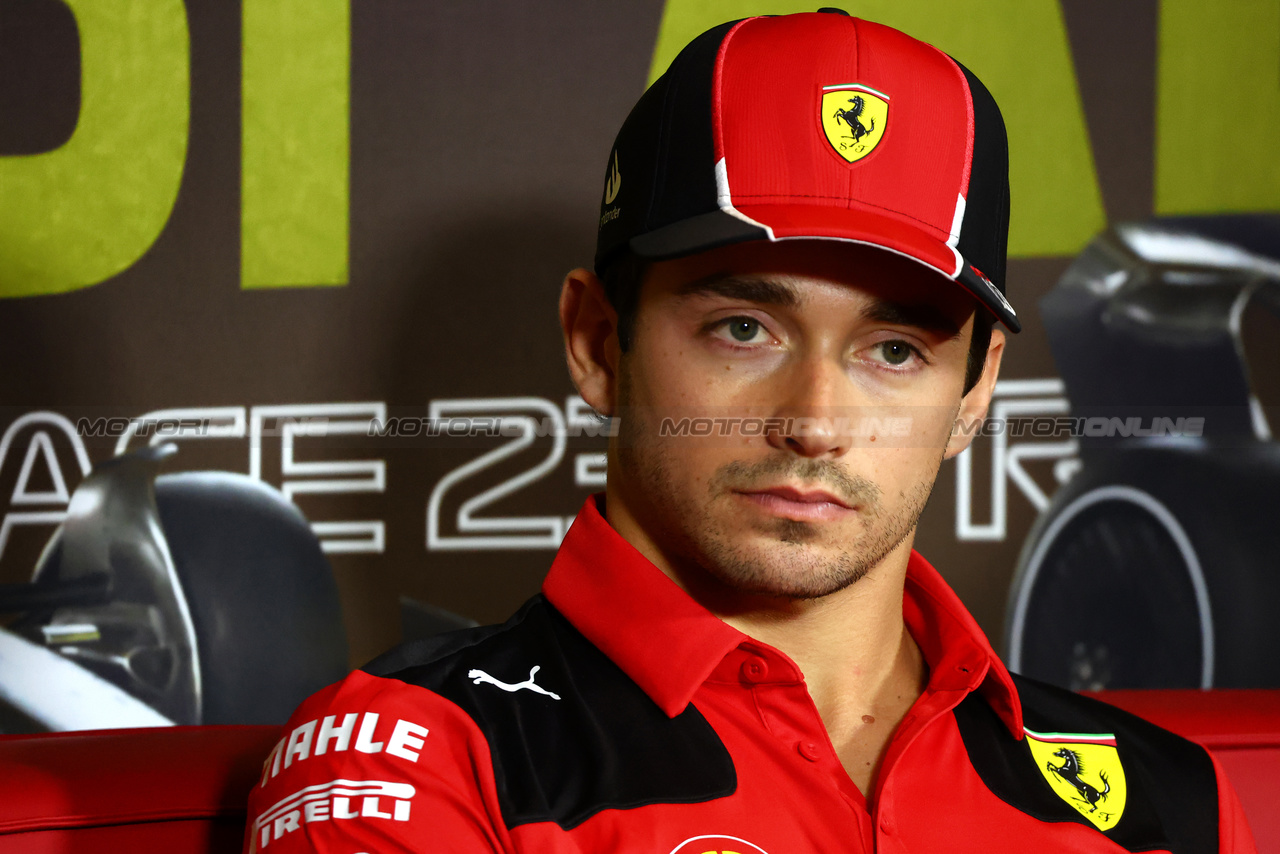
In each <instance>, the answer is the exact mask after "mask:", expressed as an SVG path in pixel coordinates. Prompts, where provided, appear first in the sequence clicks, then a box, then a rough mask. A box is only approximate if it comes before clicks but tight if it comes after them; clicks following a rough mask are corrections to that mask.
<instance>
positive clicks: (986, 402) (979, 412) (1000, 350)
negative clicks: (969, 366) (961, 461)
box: [946, 329, 1004, 459]
mask: <svg viewBox="0 0 1280 854" xmlns="http://www.w3.org/2000/svg"><path fill="white" fill-rule="evenodd" d="M1003 357H1004V330H1002V329H992V330H991V343H989V344H988V345H987V360H986V362H984V363H983V365H982V376H980V377H978V381H977V382H976V383H974V385H973V388H971V389H969V393H968V394H966V395H965V396H964V398H963V399H962V400H961V401H960V411H959V412H957V413H956V421H955V424H954V425H953V426H952V429H951V439H950V440H949V441H948V442H947V454H946V458H947V459H950V458H951V457H954V456H955V455H956V454H958V453H960V452H961V451H963V450H964V449H965V448H967V447H969V443H970V442H972V441H973V437H974V435H975V434H976V433H977V431H978V429H979V428H980V427H981V426H982V421H983V419H984V418H986V417H987V407H988V406H990V405H991V395H992V394H993V393H994V392H995V390H996V379H997V378H998V377H999V376H1000V360H1001V359H1002V358H1003Z"/></svg>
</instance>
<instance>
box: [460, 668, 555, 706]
mask: <svg viewBox="0 0 1280 854" xmlns="http://www.w3.org/2000/svg"><path fill="white" fill-rule="evenodd" d="M541 669H542V665H540V664H535V665H534V666H533V667H532V668H531V669H530V670H529V678H528V679H527V680H526V681H524V682H517V683H516V684H514V685H510V684H508V683H506V682H499V681H498V680H497V679H494V678H493V677H492V676H490V675H489V674H488V673H485V672H484V671H483V670H469V671H467V678H468V679H470V680H471V684H472V685H479V684H480V683H481V682H488V683H489V684H490V685H496V686H498V687H499V688H501V689H502V690H503V691H512V692H514V691H519V690H520V689H522V688H527V689H529V690H530V691H537V692H538V693H539V694H546V695H547V696H548V697H550V698H551V699H553V700H559V699H560V695H559V694H553V693H551V692H550V691H548V690H547V689H546V688H543V687H542V686H541V685H535V684H533V677H534V676H536V675H537V673H538V671H539V670H541Z"/></svg>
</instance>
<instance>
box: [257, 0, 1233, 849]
mask: <svg viewBox="0 0 1280 854" xmlns="http://www.w3.org/2000/svg"><path fill="white" fill-rule="evenodd" d="M1007 188H1008V166H1007V156H1006V152H1005V134H1004V127H1003V122H1002V119H1001V117H1000V114H999V111H998V109H997V108H996V105H995V102H994V101H993V100H992V99H991V96H990V95H989V94H988V93H987V91H986V89H985V88H983V86H982V84H981V83H979V82H978V80H977V79H976V78H975V77H974V76H973V75H972V74H970V73H969V72H968V71H967V70H966V69H964V68H963V67H962V66H961V65H959V64H958V63H957V62H955V61H954V60H952V59H951V58H949V57H948V56H946V55H945V54H943V53H941V52H940V51H938V50H936V49H934V48H932V47H930V46H928V45H925V44H923V43H921V42H918V41H915V40H913V39H911V38H909V37H907V36H905V35H903V34H902V33H899V32H897V31H895V30H891V29H889V28H887V27H883V26H880V25H877V24H873V23H870V22H867V21H860V20H857V19H854V18H851V17H848V16H846V15H844V14H843V13H841V12H838V11H837V10H824V11H823V12H821V13H812V14H804V15H792V16H783V17H774V18H753V19H748V20H745V21H741V22H734V23H730V24H725V25H723V26H721V27H717V28H715V29H713V30H711V31H709V32H707V33H705V34H704V35H703V36H701V37H699V38H698V39H697V40H695V41H694V42H693V43H692V44H690V45H689V46H688V47H687V48H686V49H685V50H684V52H682V53H681V55H680V56H679V58H677V59H676V60H675V62H674V63H673V64H672V66H671V69H670V70H669V71H668V72H667V73H666V75H664V77H663V78H662V79H661V80H659V81H658V82H656V83H655V84H654V85H653V87H651V88H650V90H649V91H648V92H647V93H646V94H645V95H644V97H643V98H642V99H641V100H640V102H639V103H638V104H637V105H636V107H635V109H634V110H633V111H632V113H631V115H630V117H629V118H628V119H627V122H626V123H625V124H624V126H623V128H622V130H621V132H620V133H619V135H618V139H617V142H616V144H615V147H614V149H613V151H612V152H611V154H610V158H609V167H608V171H607V174H606V179H605V192H604V202H603V205H602V208H601V216H600V233H599V243H598V251H597V257H596V272H592V271H589V270H585V269H579V270H575V271H573V272H571V273H570V274H569V275H568V277H567V278H566V280H565V282H564V286H563V289H562V293H561V299H560V317H561V323H562V326H563V331H564V339H565V350H566V354H567V358H568V364H569V369H570V372H571V374H572V375H573V379H574V382H575V383H576V385H577V387H578V389H579V391H580V392H581V393H582V396H583V397H584V398H585V399H586V400H587V402H588V403H590V404H591V405H592V406H593V407H595V408H596V409H597V410H598V411H599V412H601V413H603V414H605V415H609V416H612V417H616V418H618V419H619V430H618V433H617V435H616V436H615V437H614V438H613V439H612V440H611V445H610V449H609V467H608V487H607V489H606V492H605V494H604V496H596V497H593V498H592V499H590V500H589V501H588V502H587V503H586V505H585V506H584V508H583V509H582V512H581V513H580V514H579V516H578V518H577V520H576V522H575V523H574V525H573V527H572V528H571V529H570V530H569V532H568V535H567V536H566V538H565V541H564V544H563V545H562V547H561V550H560V552H559V554H558V555H557V556H556V558H555V561H554V563H553V565H552V567H551V570H550V573H549V575H548V576H547V579H546V582H545V584H544V587H543V593H542V594H541V595H539V596H537V597H535V598H534V599H533V600H531V601H530V602H529V603H528V604H527V605H526V606H525V607H524V608H523V609H522V610H521V611H520V613H518V614H517V615H516V616H515V617H513V618H512V620H511V621H509V622H508V623H507V624H506V625H504V626H500V627H490V628H485V629H478V630H473V631H465V632H460V633H453V634H449V635H445V636H442V637H440V638H437V639H433V640H432V641H430V642H426V643H422V644H416V645H408V646H405V647H402V648H400V649H398V650H395V651H393V652H392V653H389V654H388V655H387V656H384V657H383V658H382V659H380V660H379V661H377V662H375V663H374V664H373V665H370V666H369V667H368V668H366V669H365V670H364V671H361V672H357V673H355V674H352V675H351V676H350V677H348V678H347V679H346V680H345V681H343V682H342V683H340V684H338V685H336V686H333V687H331V688H329V689H326V690H325V691H322V692H320V693H319V694H317V695H316V696H314V697H312V698H311V699H310V700H309V701H307V703H305V704H304V705H303V706H302V707H301V708H300V709H299V710H298V712H297V713H296V714H295V716H294V718H293V720H292V721H291V722H290V723H289V725H288V726H287V727H286V730H285V736H284V738H282V740H281V742H280V744H279V745H278V746H277V748H276V750H275V751H273V753H272V754H271V756H270V757H268V759H267V762H266V764H265V765H264V768H263V775H262V782H261V785H260V786H258V787H257V788H256V789H255V791H254V794H253V796H252V802H251V809H250V815H251V819H250V823H249V830H248V833H249V836H248V845H249V847H250V849H251V850H267V849H271V850H279V851H281V852H289V851H303V850H316V851H323V852H343V854H351V852H356V851H370V852H372V851H379V852H391V851H398V852H407V851H431V852H435V851H468V852H469V851H519V852H531V851H539V852H544V851H565V852H568V851H574V852H577V851H583V852H586V851H628V852H632V851H634V852H653V854H677V852H679V854H701V852H708V851H717V852H719V851H733V852H739V854H745V852H769V854H783V852H802V851H803V852H835V851H868V852H869V851H874V850H903V851H918V852H938V851H979V850H980V851H984V852H1005V851H1029V850H1064V851H1065V850H1070V851H1099V852H1103V851H1106V852H1115V851H1121V850H1129V851H1135V852H1136V851H1171V852H1210V851H1219V850H1222V851H1250V850H1252V842H1251V841H1250V838H1249V834H1248V830H1247V829H1246V827H1245V824H1244V821H1243V818H1242V815H1241V812H1240V809H1239V806H1238V805H1237V803H1236V800H1235V798H1234V795H1233V794H1232V792H1231V790H1230V787H1229V786H1228V785H1227V783H1226V780H1225V778H1224V777H1223V776H1222V774H1221V771H1220V770H1219V769H1218V768H1217V767H1216V765H1215V764H1214V762H1213V760H1212V759H1211V758H1210V757H1209V755H1208V754H1207V753H1206V752H1205V751H1204V750H1203V749H1201V748H1199V747H1197V746H1195V745H1192V744H1190V743H1188V742H1185V741H1183V740H1181V739H1179V738H1177V737H1175V736H1172V735H1170V734H1168V733H1166V732H1163V731H1161V730H1159V729H1157V728H1155V727H1152V726H1150V725H1148V724H1145V723H1144V722H1142V721H1139V720H1137V719H1135V718H1132V717H1131V716H1128V715H1126V714H1124V713H1121V712H1119V711H1117V710H1115V709H1112V708H1110V707H1107V706H1105V705H1102V704H1099V703H1096V702H1093V701H1090V700H1086V699H1083V698H1079V697H1076V696H1075V695H1072V694H1070V693H1067V692H1063V691H1059V690H1057V689H1053V688H1050V687H1047V686H1044V685H1039V684H1036V683H1032V682H1029V681H1026V680H1022V679H1020V678H1017V677H1012V676H1010V674H1009V673H1008V672H1007V671H1006V670H1005V668H1004V667H1003V665H1002V664H1001V663H1000V662H999V660H998V659H997V658H996V656H995V654H994V653H993V652H992V650H991V648H990V646H989V644H988V643H987V641H986V639H985V638H984V637H983V635H982V633H981V632H980V631H979V629H978V627H977V625H976V624H975V623H974V621H973V619H972V618H971V617H970V616H969V615H968V613H967V612H966V611H965V610H964V608H963V606H962V605H961V604H960V602H959V601H958V600H957V599H956V597H955V595H954V594H953V593H952V592H951V591H950V589H949V588H948V587H947V586H946V584H945V583H944V582H943V581H942V579H941V578H940V577H939V576H938V574H937V573H936V572H935V571H934V570H933V569H932V568H931V567H930V566H929V565H928V564H927V563H926V562H925V561H924V559H923V558H921V557H920V556H919V555H917V554H915V553H914V552H913V551H912V549H911V544H912V539H913V535H914V532H915V528H916V523H917V519H918V517H919V515H920V512H921V510H922V509H923V507H924V504H925V501H926V499H927V498H928V495H929V491H930V489H931V487H932V485H933V482H934V479H935V477H936V475H937V472H938V468H939V466H940V465H941V463H942V461H943V459H945V458H947V457H950V456H953V455H955V454H956V453H959V452H960V451H961V450H963V448H964V447H965V445H966V444H967V442H968V437H969V436H971V435H972V429H971V428H972V427H973V426H974V425H975V424H976V423H978V422H979V421H980V420H981V419H982V418H983V417H984V415H985V412H986V409H987V404H988V402H989V400H990V397H991V393H992V389H993V387H994V385H995V381H996V375H997V373H998V371H999V367H1000V359H1001V354H1002V353H1003V347H1004V336H1003V332H1001V331H1000V330H993V329H992V325H993V321H994V320H997V319H998V320H999V321H1001V322H1002V323H1003V324H1004V325H1005V326H1006V327H1008V328H1010V329H1011V330H1013V331H1017V329H1018V321H1017V317H1016V315H1015V313H1014V311H1013V309H1012V307H1011V306H1010V305H1009V303H1008V302H1007V301H1006V299H1005V296H1004V293H1003V281H1004V266H1005V243H1006V235H1007V223H1008V189H1007ZM597 273H598V274H599V277H598V276H597Z"/></svg>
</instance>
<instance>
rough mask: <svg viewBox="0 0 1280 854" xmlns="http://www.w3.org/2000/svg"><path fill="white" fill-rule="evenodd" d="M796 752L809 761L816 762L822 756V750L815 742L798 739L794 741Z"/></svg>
mask: <svg viewBox="0 0 1280 854" xmlns="http://www.w3.org/2000/svg"><path fill="white" fill-rule="evenodd" d="M796 752H797V753H799V754H800V755H801V756H803V757H804V758H805V759H808V760H809V761H810V762H817V761H818V760H819V759H821V758H822V751H821V750H820V749H819V747H818V745H817V743H816V742H812V741H798V742H796Z"/></svg>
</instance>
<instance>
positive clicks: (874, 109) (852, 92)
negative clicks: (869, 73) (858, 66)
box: [821, 83, 889, 163]
mask: <svg viewBox="0 0 1280 854" xmlns="http://www.w3.org/2000/svg"><path fill="white" fill-rule="evenodd" d="M821 109H822V129H823V131H825V132H826V134H827V142H829V143H831V147H832V148H834V149H835V150H836V153H837V154H839V155H840V156H841V157H843V158H844V159H845V160H847V161H849V162H850V163H856V162H857V161H859V160H861V159H862V158H864V157H866V156H867V155H868V154H870V153H871V152H872V151H874V150H875V147H876V146H877V145H879V144H880V140H882V139H884V131H885V127H886V126H887V125H888V123H889V96H888V95H886V94H885V93H884V92H880V91H878V90H876V89H872V88H871V87H870V86H863V85H862V84H860V83H846V84H843V85H839V86H823V87H822V107H821Z"/></svg>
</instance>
